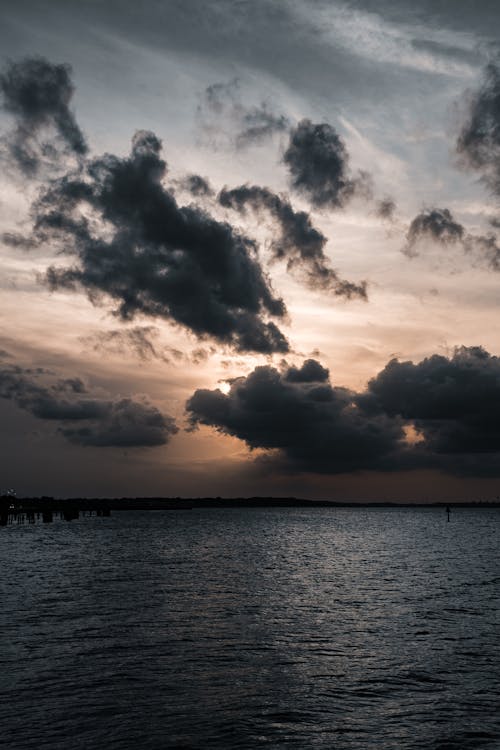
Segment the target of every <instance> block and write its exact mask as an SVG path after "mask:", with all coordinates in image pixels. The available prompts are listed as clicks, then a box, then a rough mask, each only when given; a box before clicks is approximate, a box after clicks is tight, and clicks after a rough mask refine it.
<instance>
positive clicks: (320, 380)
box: [186, 360, 404, 474]
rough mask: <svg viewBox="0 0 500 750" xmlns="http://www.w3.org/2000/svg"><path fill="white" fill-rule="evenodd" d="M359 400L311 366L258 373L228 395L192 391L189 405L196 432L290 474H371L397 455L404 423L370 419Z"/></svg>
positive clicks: (235, 385) (235, 384)
mask: <svg viewBox="0 0 500 750" xmlns="http://www.w3.org/2000/svg"><path fill="white" fill-rule="evenodd" d="M355 398H356V394H355V393H354V392H352V391H350V390H348V389H346V388H340V387H335V386H332V385H331V384H330V381H329V379H328V371H327V370H325V369H324V368H323V367H322V366H321V365H320V363H319V362H316V361H315V360H306V362H304V364H303V365H302V367H300V368H297V367H286V368H284V369H283V370H281V371H279V370H277V369H275V368H273V367H269V366H266V367H256V368H255V370H253V372H251V373H250V374H249V375H248V376H247V377H240V378H236V379H234V380H232V381H231V387H230V391H229V393H228V394H224V393H223V392H222V391H221V390H219V389H217V390H213V391H211V390H205V389H202V390H197V391H196V392H195V393H194V394H193V396H192V397H191V398H190V399H189V401H188V402H187V406H186V408H187V412H188V415H189V418H190V421H191V424H192V426H193V427H196V426H197V425H200V424H203V425H209V426H212V427H215V428H216V429H217V430H218V431H219V432H222V433H224V434H227V435H233V436H235V437H238V438H240V440H244V441H245V443H246V444H247V445H248V446H249V447H250V448H264V449H268V450H269V449H274V450H277V451H278V452H279V458H280V459H284V461H285V463H286V465H287V466H288V468H289V469H290V470H292V471H314V472H320V473H332V474H336V473H342V472H349V471H357V470H361V469H369V468H375V467H378V466H379V465H380V463H381V462H383V461H386V460H387V459H388V457H389V456H390V455H391V453H394V452H395V453H397V452H398V451H399V446H400V444H401V443H402V441H403V437H404V433H403V429H402V423H401V421H400V420H398V419H394V418H389V417H387V416H385V415H384V414H381V413H376V414H373V416H367V415H366V414H365V413H364V412H363V411H362V410H361V409H360V408H359V407H358V406H357V405H356V402H355Z"/></svg>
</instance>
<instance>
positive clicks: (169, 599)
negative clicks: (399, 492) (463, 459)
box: [0, 508, 500, 750]
mask: <svg viewBox="0 0 500 750" xmlns="http://www.w3.org/2000/svg"><path fill="white" fill-rule="evenodd" d="M499 542H500V510H498V509H489V510H488V509H482V510H475V509H457V508H453V509H452V514H451V519H450V522H449V523H448V522H447V521H446V514H445V511H444V509H443V508H429V509H426V508H423V509H422V508H399V509H398V508H396V509H386V508H383V509H381V508H373V509H367V508H359V509H358V508H345V509H344V508H342V509H340V508H311V509H303V508H291V509H265V508H259V509H244V510H239V509H224V510H220V509H206V510H203V509H202V510H199V509H195V510H181V511H179V510H177V511H160V512H154V511H152V512H151V511H150V512H114V513H113V514H112V516H111V517H110V518H100V517H92V518H88V517H87V518H80V519H79V520H74V521H71V522H65V521H62V520H61V521H59V520H58V521H55V522H54V523H52V524H42V523H36V524H25V525H15V526H6V527H3V528H0V571H1V573H0V746H2V747H5V748H8V750H21V748H22V749H24V748H26V749H27V748H32V749H33V750H41V748H47V750H75V749H77V750H94V749H95V750H101V749H102V750H107V749H108V748H112V749H113V750H114V749H116V750H164V749H167V748H179V749H180V748H184V749H185V750H187V749H188V748H196V749H198V748H199V749H200V750H202V749H203V750H205V748H217V749H218V750H223V749H225V748H231V749H233V748H234V749H237V748H261V747H263V748H288V747H290V748H292V747H293V748H300V749H301V750H308V749H309V748H328V749H329V750H330V749H334V750H347V749H349V750H369V749H370V750H371V748H383V750H406V748H408V749H410V748H411V749H412V750H413V749H414V750H417V748H418V749H420V748H421V749H422V750H424V749H425V750H475V749H476V748H485V750H486V749H490V748H491V749H492V750H493V749H495V750H498V749H499V748H500V608H499V605H500V549H499Z"/></svg>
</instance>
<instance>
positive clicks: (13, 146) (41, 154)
mask: <svg viewBox="0 0 500 750" xmlns="http://www.w3.org/2000/svg"><path fill="white" fill-rule="evenodd" d="M73 92H74V87H73V84H72V81H71V68H70V66H69V65H55V64H53V63H50V62H49V61H48V60H45V59H44V58H42V57H30V58H25V59H23V60H21V61H19V62H10V63H8V64H7V66H6V68H5V70H4V71H3V72H2V73H1V74H0V93H1V97H2V104H3V107H4V109H5V110H6V111H7V112H8V113H9V114H11V115H12V116H13V117H14V119H15V122H16V127H15V130H14V131H13V132H12V133H11V134H9V135H8V136H7V138H6V139H5V145H6V147H7V150H8V153H9V155H10V157H11V159H13V160H14V162H15V163H16V164H17V165H18V167H19V168H20V169H21V170H22V171H23V172H24V173H25V174H26V175H28V176H33V175H34V174H36V172H37V171H38V169H39V167H40V165H41V164H42V163H43V162H46V161H48V162H51V161H55V160H56V159H57V157H58V154H59V152H60V150H61V146H62V149H63V151H66V152H67V153H68V152H69V153H72V154H74V155H76V156H78V157H81V156H83V155H85V154H86V152H87V145H86V143H85V138H84V136H83V134H82V132H81V130H80V128H79V127H78V124H77V122H76V120H75V118H74V115H73V113H72V112H71V110H70V102H71V99H72V96H73ZM54 134H55V136H56V139H55V140H54V139H53V137H52V136H53V135H54ZM51 137H52V139H51Z"/></svg>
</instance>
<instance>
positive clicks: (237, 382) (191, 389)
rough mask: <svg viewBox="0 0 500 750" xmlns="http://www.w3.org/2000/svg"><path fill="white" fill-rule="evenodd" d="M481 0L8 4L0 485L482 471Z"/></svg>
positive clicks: (195, 482) (484, 16)
mask: <svg viewBox="0 0 500 750" xmlns="http://www.w3.org/2000/svg"><path fill="white" fill-rule="evenodd" d="M499 21H500V9H499V8H498V4H497V3H496V2H493V1H490V0H480V1H479V2H476V3H474V4H472V3H470V2H465V0H440V1H439V2H438V1H436V0H433V1H432V2H431V0H421V2H419V3H418V4H415V3H414V2H409V1H408V2H407V1H406V0H397V1H396V0H381V1H380V2H370V0H352V1H351V2H349V1H346V2H340V0H339V1H337V0H328V1H327V0H289V1H288V2H278V1H277V0H252V1H251V2H250V1H247V0H204V1H203V2H201V0H182V2H181V0H145V2H142V3H135V2H129V0H107V2H106V3H103V2H98V1H97V0H78V1H77V0H64V1H63V0H36V1H35V0H17V2H15V3H12V2H2V3H1V4H0V35H1V46H0V49H1V69H0V160H1V182H0V237H1V242H0V263H1V276H0V289H1V299H2V304H1V306H0V397H1V398H0V420H1V424H2V430H1V435H0V440H1V445H0V449H1V454H0V455H1V461H0V488H1V489H4V488H7V487H13V488H15V489H16V490H17V491H18V493H19V494H54V495H58V496H63V495H69V496H71V495H73V496H75V495H87V496H97V495H105V496H120V495H162V496H177V495H181V496H206V495H222V496H234V495H237V496H250V495H281V496H283V495H290V494H292V495H295V496H302V497H311V498H331V499H337V500H383V499H389V500H398V499H399V500H405V499H408V500H424V501H425V500H428V499H429V500H436V499H447V500H459V499H485V498H489V499H492V498H495V497H497V495H498V494H500V358H498V357H499V355H500V330H499V328H498V326H497V325H496V321H497V315H498V299H499V293H500V236H499V233H500V210H499V203H500V56H499V52H500V46H499V39H498V36H497V34H496V31H497V29H498V26H499Z"/></svg>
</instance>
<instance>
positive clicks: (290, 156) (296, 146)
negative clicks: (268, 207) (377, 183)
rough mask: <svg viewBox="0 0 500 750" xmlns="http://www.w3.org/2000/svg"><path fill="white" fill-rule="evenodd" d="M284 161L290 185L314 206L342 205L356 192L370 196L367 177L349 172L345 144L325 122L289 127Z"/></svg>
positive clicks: (369, 185) (303, 121) (370, 190)
mask: <svg viewBox="0 0 500 750" xmlns="http://www.w3.org/2000/svg"><path fill="white" fill-rule="evenodd" d="M283 161H284V162H285V164H286V165H287V167H288V170H289V172H290V177H291V185H292V187H293V188H294V189H295V190H297V191H298V192H300V193H303V194H304V195H306V196H307V197H308V198H309V200H310V201H311V203H312V204H313V205H314V206H316V207H317V208H324V207H330V208H342V207H343V206H345V204H346V203H348V202H349V201H350V200H351V199H352V198H353V197H354V196H355V195H361V196H363V197H365V198H369V197H371V194H372V187H371V178H370V176H369V175H368V174H367V173H366V172H359V173H358V175H356V176H353V175H352V174H351V172H350V168H349V154H348V152H347V148H346V146H345V143H344V141H343V140H342V138H341V137H340V135H339V134H338V133H337V131H336V130H335V129H334V128H333V127H332V126H331V125H329V124H328V123H326V122H323V123H313V122H311V120H306V119H304V120H301V121H300V122H299V123H298V125H296V126H295V127H294V128H292V130H291V131H290V140H289V143H288V147H287V149H286V151H285V153H284V155H283Z"/></svg>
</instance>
